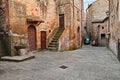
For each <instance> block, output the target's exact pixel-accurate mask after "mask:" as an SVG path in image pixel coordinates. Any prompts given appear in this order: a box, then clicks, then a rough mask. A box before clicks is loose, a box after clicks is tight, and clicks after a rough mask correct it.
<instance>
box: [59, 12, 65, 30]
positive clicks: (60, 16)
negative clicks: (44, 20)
mask: <svg viewBox="0 0 120 80" xmlns="http://www.w3.org/2000/svg"><path fill="white" fill-rule="evenodd" d="M62 20H63V21H62ZM64 27H65V15H64V14H59V28H64Z"/></svg>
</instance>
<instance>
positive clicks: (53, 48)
mask: <svg viewBox="0 0 120 80" xmlns="http://www.w3.org/2000/svg"><path fill="white" fill-rule="evenodd" d="M48 49H49V50H53V51H57V50H58V48H56V47H48Z"/></svg>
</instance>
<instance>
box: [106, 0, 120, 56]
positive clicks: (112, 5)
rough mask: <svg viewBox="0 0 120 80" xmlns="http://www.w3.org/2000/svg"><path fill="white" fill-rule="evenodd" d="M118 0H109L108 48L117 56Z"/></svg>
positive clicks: (119, 21) (119, 9)
mask: <svg viewBox="0 0 120 80" xmlns="http://www.w3.org/2000/svg"><path fill="white" fill-rule="evenodd" d="M119 3H120V0H109V14H110V15H109V16H110V20H109V25H110V26H109V31H108V32H110V34H109V48H110V49H111V50H112V51H113V53H114V54H115V55H116V56H117V55H118V38H120V26H119V25H120V4H119Z"/></svg>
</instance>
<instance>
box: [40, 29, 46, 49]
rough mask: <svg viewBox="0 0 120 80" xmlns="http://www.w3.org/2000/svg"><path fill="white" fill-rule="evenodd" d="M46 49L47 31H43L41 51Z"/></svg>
mask: <svg viewBox="0 0 120 80" xmlns="http://www.w3.org/2000/svg"><path fill="white" fill-rule="evenodd" d="M44 49H46V31H41V50H44Z"/></svg>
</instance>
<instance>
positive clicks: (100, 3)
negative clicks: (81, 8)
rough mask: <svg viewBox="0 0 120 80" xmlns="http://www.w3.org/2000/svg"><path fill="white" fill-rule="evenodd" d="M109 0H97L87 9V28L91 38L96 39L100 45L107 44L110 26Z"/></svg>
mask: <svg viewBox="0 0 120 80" xmlns="http://www.w3.org/2000/svg"><path fill="white" fill-rule="evenodd" d="M106 11H108V0H96V1H95V2H93V3H92V4H90V5H89V6H88V8H87V9H86V15H87V17H86V30H87V32H88V34H89V37H90V38H91V40H96V41H98V43H99V44H100V45H105V44H106V43H104V42H105V41H106V39H105V38H106V31H107V27H108V21H107V20H108V16H107V15H106Z"/></svg>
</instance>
